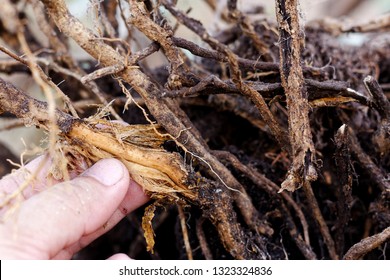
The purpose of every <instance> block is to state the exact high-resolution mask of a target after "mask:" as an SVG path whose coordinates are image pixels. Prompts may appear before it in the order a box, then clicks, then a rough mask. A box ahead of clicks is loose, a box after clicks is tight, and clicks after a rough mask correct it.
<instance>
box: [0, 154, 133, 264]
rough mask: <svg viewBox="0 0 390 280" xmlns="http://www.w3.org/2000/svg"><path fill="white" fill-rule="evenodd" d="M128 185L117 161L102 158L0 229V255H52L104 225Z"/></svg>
mask: <svg viewBox="0 0 390 280" xmlns="http://www.w3.org/2000/svg"><path fill="white" fill-rule="evenodd" d="M129 185H130V178H129V174H128V171H127V170H126V168H125V166H124V165H123V164H122V163H121V162H120V161H118V160H115V159H104V160H101V161H99V162H98V163H96V164H95V165H93V166H92V167H91V168H90V169H88V170H86V171H85V172H84V173H83V174H82V175H81V176H79V177H77V178H75V179H73V180H71V181H68V182H63V183H60V184H57V185H55V186H53V187H52V188H49V189H47V190H46V191H43V192H41V193H39V194H37V195H35V196H33V197H31V198H30V199H28V200H27V201H25V202H23V203H22V204H21V205H20V207H19V209H18V211H17V212H16V213H15V214H14V215H13V216H11V217H10V218H8V219H7V221H6V222H5V223H4V224H2V225H1V227H0V246H1V248H2V249H3V248H4V249H5V250H1V251H2V253H0V255H4V256H5V257H10V258H38V259H46V258H51V257H53V256H56V255H57V254H58V253H60V252H61V250H63V249H64V248H66V247H69V246H71V245H72V244H74V243H77V242H78V241H79V240H80V239H81V238H82V237H83V236H85V235H88V234H90V233H92V232H94V231H96V230H97V229H98V228H100V227H102V226H103V225H104V224H105V222H106V221H107V220H108V219H109V218H110V217H111V215H112V214H113V213H114V212H115V210H116V209H117V208H118V206H119V205H120V203H121V202H122V200H123V199H124V197H125V195H126V193H127V190H128V187H129ZM4 235H5V236H4ZM7 236H8V238H3V237H7ZM4 242H5V243H6V244H1V243H4ZM7 250H8V251H7ZM7 252H8V254H7ZM1 257H2V256H0V258H1Z"/></svg>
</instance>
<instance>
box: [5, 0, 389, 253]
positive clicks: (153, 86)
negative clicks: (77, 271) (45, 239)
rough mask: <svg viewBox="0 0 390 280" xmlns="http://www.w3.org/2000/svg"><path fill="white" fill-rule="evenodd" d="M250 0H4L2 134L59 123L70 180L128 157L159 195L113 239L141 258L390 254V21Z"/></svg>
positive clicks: (53, 144) (58, 165)
mask: <svg viewBox="0 0 390 280" xmlns="http://www.w3.org/2000/svg"><path fill="white" fill-rule="evenodd" d="M87 2H88V1H87ZM184 2H186V3H187V2H188V3H187V5H190V6H191V8H190V9H188V10H183V3H184ZM195 2H196V4H195ZM249 2H253V1H241V2H239V1H236V0H228V1H215V0H199V1H174V0H160V1H150V0H145V1H136V0H112V1H99V0H91V1H89V2H88V7H87V8H86V9H85V15H81V16H83V17H84V16H85V17H86V19H87V22H88V23H87V22H84V20H81V18H80V19H79V18H78V17H75V16H74V15H72V14H71V13H70V11H69V9H68V7H67V4H66V3H67V2H66V1H65V0H50V1H49V0H28V1H10V0H6V1H3V2H2V5H3V9H1V10H0V52H1V54H2V56H1V57H0V74H1V77H0V133H3V132H6V131H9V132H11V133H9V134H13V133H12V132H13V129H14V128H16V127H20V126H23V125H24V126H33V127H37V128H40V129H42V130H44V131H45V133H44V135H45V136H43V137H41V139H40V141H41V142H40V144H39V145H42V146H43V148H40V150H41V151H42V150H44V151H48V152H47V153H46V155H47V159H49V158H50V160H51V161H52V162H53V164H52V167H51V169H50V173H49V174H48V176H49V177H50V176H52V177H54V178H56V179H57V180H68V179H69V177H70V176H69V172H72V174H73V173H79V172H83V170H85V168H87V167H88V166H91V165H92V164H94V163H95V162H96V161H98V160H99V159H102V158H110V157H114V158H117V159H119V160H121V161H122V162H123V163H124V164H125V166H126V167H127V169H128V171H129V174H130V175H131V177H132V178H133V179H134V180H135V181H136V182H137V183H138V184H139V185H141V186H142V187H143V188H144V191H145V192H146V193H147V194H148V195H149V196H150V197H151V201H150V202H149V203H147V204H146V205H144V206H142V207H141V208H142V209H140V210H138V211H135V212H133V213H128V215H127V217H126V218H127V221H129V223H126V222H123V223H120V224H118V225H117V226H116V227H115V228H114V229H113V231H112V232H110V233H107V234H105V235H104V237H103V238H107V240H108V242H107V243H104V244H109V246H107V247H110V248H109V249H112V251H115V250H117V249H118V248H121V250H124V251H126V250H127V253H128V254H129V255H130V256H131V257H132V258H135V259H144V258H148V259H311V260H314V259H339V258H346V259H358V258H364V259H383V258H390V255H389V249H388V248H389V246H388V244H387V242H388V239H387V238H388V226H389V225H390V214H389V213H390V203H389V201H390V183H389V178H388V177H389V176H388V173H389V171H390V153H389V151H390V140H389V139H390V137H389V135H390V102H389V100H388V99H389V97H390V80H389V73H390V70H389V69H390V49H389V48H387V47H386V46H388V42H389V41H388V40H389V39H388V36H387V34H386V32H387V33H388V30H389V17H388V15H384V16H380V17H377V18H375V19H367V22H366V23H363V24H355V23H352V22H351V24H346V22H347V21H341V20H339V19H332V20H321V19H318V20H315V21H307V22H305V24H303V22H304V21H303V20H301V17H302V18H305V16H302V15H301V14H304V13H308V14H309V15H308V16H310V13H311V10H310V9H309V10H301V8H300V5H299V1H298V0H275V1H274V4H275V10H276V20H275V19H274V17H271V16H270V15H268V14H266V11H267V10H268V9H265V8H264V7H263V6H262V3H260V2H261V1H260V2H259V1H257V2H256V1H254V2H253V4H251V3H249ZM339 2H340V3H341V2H343V1H339ZM353 2H354V3H355V4H356V5H359V3H362V2H364V1H353ZM339 5H341V4H338V3H337V1H335V2H334V3H333V4H332V9H337V8H340V6H339ZM333 6H334V7H333ZM199 7H202V8H200V9H207V10H208V11H207V13H206V11H203V10H202V11H200V13H199ZM344 8H345V7H344ZM344 8H343V9H342V10H343V11H344V12H345V13H349V12H351V11H352V10H353V9H352V8H351V7H350V8H348V9H344ZM209 12H211V13H212V15H213V16H212V17H210V18H208V19H207V20H205V19H203V18H201V17H199V14H201V15H203V14H204V15H206V14H207V15H209ZM329 13H331V12H330V11H329ZM210 21H211V22H212V24H211V25H210ZM87 26H88V27H87ZM351 32H354V33H358V34H359V38H362V39H364V40H363V41H364V42H363V43H359V44H358V45H353V46H352V45H350V44H349V43H345V41H346V40H348V39H349V38H350V37H349V36H345V35H347V34H348V33H351ZM340 36H342V38H341V37H340ZM74 43H76V44H77V45H78V46H79V47H81V49H82V50H80V51H79V50H76V51H75V48H74V47H73V46H72V44H74ZM79 52H80V53H81V52H86V54H85V53H83V55H80V54H79ZM35 86H38V87H35ZM36 88H37V89H36ZM33 96H34V97H33ZM40 100H42V101H40ZM112 120H120V121H122V123H118V122H112ZM31 130H34V129H31ZM34 131H35V130H34ZM12 137H19V136H16V134H15V136H12ZM28 137H29V136H28ZM42 138H43V139H42ZM25 139H26V138H25ZM28 139H30V137H29V138H28ZM31 139H33V137H31ZM17 141H19V140H18V139H12V140H9V143H7V142H6V141H5V142H4V144H5V146H7V149H6V148H4V149H3V148H1V152H0V156H1V158H0V176H3V175H5V173H7V172H9V170H10V165H9V164H8V162H7V161H6V159H7V158H9V159H12V160H13V161H15V157H12V156H10V153H9V152H8V150H13V145H14V143H16V142H17ZM1 144H2V143H0V147H2V145H1ZM29 144H30V143H27V145H29ZM37 145H38V144H37ZM3 151H4V153H2V152H3ZM23 153H24V152H23ZM17 156H19V155H16V158H17ZM21 161H22V162H21V163H20V166H23V165H24V162H23V154H22V156H21ZM15 166H17V165H16V164H15ZM32 175H34V174H32ZM30 177H31V178H30V179H29V180H26V181H25V182H23V183H22V184H21V185H20V186H19V188H18V189H17V190H16V191H15V192H14V193H12V194H9V195H7V194H4V195H3V192H2V190H0V208H2V207H4V206H5V207H4V209H5V208H6V207H8V206H10V205H12V206H15V205H16V204H17V203H16V202H17V201H16V200H17V199H16V198H17V197H18V195H20V194H21V190H22V189H24V188H27V187H29V182H30V181H31V180H33V179H34V178H33V176H30ZM0 210H1V209H0ZM122 211H124V212H126V210H125V209H122ZM0 212H1V211H0ZM115 230H117V232H116V233H115ZM129 237H134V238H132V240H134V243H132V244H131V245H129V244H128V239H129ZM94 246H95V245H93V246H88V247H87V248H85V249H84V250H83V251H81V252H80V253H79V254H78V256H77V257H80V258H93V259H96V258H102V259H104V258H107V257H108V256H106V255H104V254H105V253H106V249H104V250H100V249H96V250H95V249H94V248H95V247H94ZM97 246H103V245H97Z"/></svg>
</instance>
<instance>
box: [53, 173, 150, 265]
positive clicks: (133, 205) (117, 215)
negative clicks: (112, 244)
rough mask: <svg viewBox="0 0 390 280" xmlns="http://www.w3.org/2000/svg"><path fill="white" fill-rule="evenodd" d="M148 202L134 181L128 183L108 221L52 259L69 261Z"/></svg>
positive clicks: (147, 198)
mask: <svg viewBox="0 0 390 280" xmlns="http://www.w3.org/2000/svg"><path fill="white" fill-rule="evenodd" d="M149 200H150V198H149V197H148V196H146V195H145V193H144V192H143V190H142V188H141V187H140V186H139V185H138V184H137V183H135V182H134V181H130V185H129V188H128V190H127V193H126V195H125V197H124V199H123V201H122V202H121V204H120V205H119V207H118V208H117V209H116V210H115V211H114V213H113V214H112V216H111V217H110V219H109V220H108V221H107V222H106V223H105V224H104V226H103V227H100V228H98V229H97V230H96V231H95V232H92V233H90V234H87V235H85V236H83V237H82V238H81V239H80V240H78V241H77V242H76V243H74V244H72V245H70V246H69V247H67V248H65V249H64V250H62V251H61V252H60V253H59V254H58V255H56V256H55V257H54V259H70V258H71V257H72V256H73V255H74V254H75V253H76V252H78V251H80V250H81V249H82V248H84V247H86V246H87V245H88V244H90V243H91V242H92V241H94V240H95V239H97V238H98V237H100V236H102V235H103V234H105V233H106V232H108V231H109V230H111V229H112V228H113V227H114V226H115V225H116V224H117V223H118V222H119V221H120V220H122V219H123V218H124V217H125V216H126V215H127V214H129V213H131V212H133V211H134V210H135V209H137V208H139V207H140V206H142V205H144V204H145V203H146V202H148V201H149Z"/></svg>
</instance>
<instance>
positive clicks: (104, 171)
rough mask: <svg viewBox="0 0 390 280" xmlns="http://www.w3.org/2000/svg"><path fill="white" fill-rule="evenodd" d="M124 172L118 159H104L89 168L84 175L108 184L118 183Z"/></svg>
mask: <svg viewBox="0 0 390 280" xmlns="http://www.w3.org/2000/svg"><path fill="white" fill-rule="evenodd" d="M123 174H124V168H123V165H122V163H121V162H120V161H119V160H116V159H102V160H100V161H98V162H97V163H95V164H94V165H92V166H91V167H90V168H89V169H87V170H86V171H85V172H84V173H83V174H82V176H88V177H93V178H95V179H96V180H98V181H99V182H101V183H103V184H104V185H106V186H113V185H115V184H116V183H118V182H119V181H120V180H121V179H122V178H123Z"/></svg>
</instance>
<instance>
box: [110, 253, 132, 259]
mask: <svg viewBox="0 0 390 280" xmlns="http://www.w3.org/2000/svg"><path fill="white" fill-rule="evenodd" d="M107 260H131V258H130V257H129V256H128V255H126V254H115V255H112V256H111V257H109V258H108V259H107Z"/></svg>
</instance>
